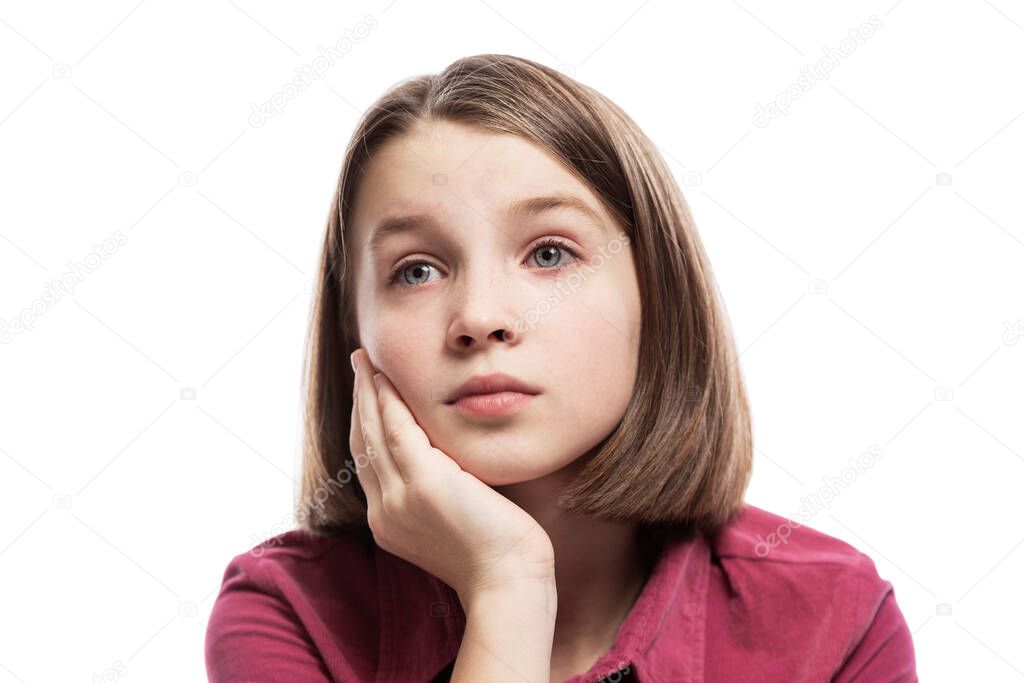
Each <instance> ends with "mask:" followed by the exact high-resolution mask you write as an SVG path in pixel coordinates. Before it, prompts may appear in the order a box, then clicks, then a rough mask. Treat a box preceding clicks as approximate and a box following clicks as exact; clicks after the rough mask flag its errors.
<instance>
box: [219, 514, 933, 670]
mask: <svg viewBox="0 0 1024 683" xmlns="http://www.w3.org/2000/svg"><path fill="white" fill-rule="evenodd" d="M786 522H787V520H785V519H784V518H782V517H779V516H776V515H773V514H771V513H769V512H766V511H764V510H761V509H759V508H756V507H753V506H751V505H747V506H746V507H745V508H744V510H743V513H742V514H741V515H740V516H739V517H738V518H737V519H736V520H735V521H734V522H732V523H730V524H729V525H727V526H726V527H724V528H723V529H722V530H721V531H720V532H719V533H718V534H716V535H714V536H713V537H710V538H706V537H703V536H696V537H691V538H689V539H686V538H684V537H682V536H678V535H676V536H671V537H669V539H668V540H667V541H666V542H665V544H664V546H663V547H662V550H661V552H660V554H658V555H657V560H656V564H654V567H653V570H652V572H651V574H650V576H649V578H648V580H647V583H646V584H645V585H644V588H643V590H642V592H641V594H640V596H639V597H638V598H637V601H636V603H635V604H634V606H633V608H632V610H631V611H630V613H629V614H628V616H627V617H626V619H625V621H624V622H623V623H622V626H621V627H620V629H619V631H618V635H617V637H616V640H615V644H614V646H613V647H612V648H611V650H609V651H608V652H607V653H605V654H604V655H603V656H602V657H601V658H600V659H598V661H596V662H595V663H594V664H593V666H591V668H590V669H589V670H588V671H587V672H586V673H584V674H581V675H577V676H573V677H572V678H570V679H569V683H583V682H584V681H587V682H590V681H598V680H600V679H601V677H607V678H606V680H607V681H609V682H616V681H618V682H625V681H640V682H643V683H648V682H656V681H657V682H664V683H668V682H673V683H674V682H676V681H679V682H681V683H682V682H697V681H785V682H786V683H797V682H799V681H815V682H817V681H916V680H917V675H916V673H915V661H914V648H913V643H912V641H911V637H910V631H909V629H908V628H907V625H906V622H905V620H904V618H903V615H902V613H901V612H900V609H899V607H898V605H897V603H896V598H895V595H894V593H893V588H892V584H891V583H889V582H888V581H885V580H883V579H882V578H880V577H879V575H878V573H877V571H876V569H875V565H874V563H873V562H872V561H871V559H870V558H869V557H868V556H866V555H864V554H863V553H861V552H859V551H858V550H856V549H855V548H853V547H851V546H850V545H848V544H846V543H844V542H843V541H840V540H838V539H836V538H833V537H831V536H827V535H825V534H822V533H820V532H818V531H814V530H813V529H811V528H809V527H806V526H802V527H798V528H796V529H794V530H793V531H792V534H791V535H790V536H789V537H788V539H787V540H786V542H785V543H782V542H780V538H779V537H778V536H772V535H771V534H773V533H777V532H778V531H779V529H780V526H782V527H784V525H785V524H786ZM464 627H465V614H464V613H463V611H462V608H461V605H460V603H459V600H458V596H457V595H456V593H455V592H454V590H452V589H451V588H450V587H449V586H448V585H446V584H445V583H444V582H442V581H440V580H439V579H437V578H436V577H434V576H433V575H431V574H429V573H427V572H425V571H423V570H421V569H420V568H419V567H417V566H415V565H413V564H411V563H409V562H406V561H405V560H403V559H401V558H399V557H397V556H395V555H392V554H391V553H388V552H387V551H384V550H382V549H380V548H379V547H378V546H377V545H376V544H375V543H374V542H373V537H372V536H371V535H370V533H369V531H368V530H365V531H353V532H351V533H350V534H348V535H346V536H343V537H341V538H333V539H317V538H313V537H310V536H308V535H307V534H305V533H303V532H302V531H300V530H297V529H296V530H292V531H288V532H285V533H283V534H280V535H278V536H275V537H273V538H271V539H268V540H267V541H264V542H263V543H262V544H260V545H258V546H256V547H255V548H253V549H251V550H250V551H248V552H245V553H242V554H240V555H237V556H236V557H234V558H233V559H232V560H231V562H230V563H229V564H228V566H227V569H226V571H225V573H224V579H223V584H222V586H221V590H220V594H219V595H218V596H217V600H216V602H215V603H214V606H213V611H212V613H211V615H210V622H209V624H208V625H207V631H206V669H207V673H208V675H209V679H210V681H211V682H212V683H229V682H238V681H257V680H258V681H301V682H312V681H377V682H379V683H389V682H390V683H395V682H408V681H419V682H421V683H423V682H428V681H434V680H447V676H448V675H449V674H450V671H451V669H450V665H451V663H452V662H453V660H454V659H455V657H456V655H457V654H458V650H459V644H460V642H461V637H462V632H463V629H464Z"/></svg>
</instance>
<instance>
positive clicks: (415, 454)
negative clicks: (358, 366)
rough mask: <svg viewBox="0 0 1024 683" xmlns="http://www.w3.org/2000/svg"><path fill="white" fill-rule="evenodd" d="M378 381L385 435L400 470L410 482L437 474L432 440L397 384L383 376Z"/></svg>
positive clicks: (379, 376) (386, 442)
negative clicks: (433, 458) (431, 456)
mask: <svg viewBox="0 0 1024 683" xmlns="http://www.w3.org/2000/svg"><path fill="white" fill-rule="evenodd" d="M374 382H375V384H376V385H377V386H378V389H377V394H378V395H377V401H378V403H379V405H380V415H381V425H382V434H383V435H384V440H385V444H386V445H387V448H388V452H389V453H390V454H391V457H392V459H393V460H394V462H395V464H396V466H397V467H398V469H399V471H401V472H402V475H403V476H404V477H405V478H406V481H410V480H412V479H416V478H417V477H421V478H422V477H423V476H425V475H426V474H428V472H429V471H430V470H434V471H436V470H437V463H436V462H433V461H432V460H431V459H430V458H429V455H430V454H431V453H432V452H433V450H432V449H433V447H432V446H431V444H430V439H428V438H427V435H426V433H425V432H424V431H423V428H422V427H420V425H419V423H418V422H417V421H416V418H415V416H414V415H413V414H412V412H411V411H410V410H409V407H408V406H407V405H406V404H405V401H404V400H403V399H402V396H401V395H400V394H399V393H398V390H397V389H396V388H395V385H394V384H392V383H391V380H389V379H388V378H387V377H385V376H384V375H383V374H382V373H379V374H376V375H374ZM453 462H454V461H453Z"/></svg>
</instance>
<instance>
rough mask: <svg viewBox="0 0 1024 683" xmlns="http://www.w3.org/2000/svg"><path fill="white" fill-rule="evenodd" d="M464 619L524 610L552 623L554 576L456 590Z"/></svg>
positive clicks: (556, 602) (554, 608)
mask: <svg viewBox="0 0 1024 683" xmlns="http://www.w3.org/2000/svg"><path fill="white" fill-rule="evenodd" d="M458 595H459V601H460V602H461V603H462V606H463V611H464V612H465V614H466V618H467V619H472V618H474V617H475V616H478V615H483V614H493V613H495V612H501V613H504V612H518V613H527V614H529V615H530V616H532V617H535V618H541V617H543V618H547V619H550V620H551V623H552V624H553V623H554V619H555V614H556V612H557V608H558V591H557V590H556V588H555V577H554V575H552V576H551V577H545V578H529V579H517V580H505V581H502V582H501V583H498V584H490V585H487V586H484V587H478V588H474V589H472V590H469V591H466V592H465V593H459V594H458Z"/></svg>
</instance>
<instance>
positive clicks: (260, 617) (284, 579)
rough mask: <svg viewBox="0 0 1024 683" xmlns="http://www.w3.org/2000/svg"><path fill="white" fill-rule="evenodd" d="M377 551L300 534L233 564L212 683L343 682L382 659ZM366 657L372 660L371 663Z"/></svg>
mask: <svg viewBox="0 0 1024 683" xmlns="http://www.w3.org/2000/svg"><path fill="white" fill-rule="evenodd" d="M376 618H377V602H376V568H375V564H374V553H373V546H372V545H370V544H367V543H366V539H365V538H364V535H363V534H361V533H359V532H358V531H353V532H351V533H343V534H340V535H338V536H332V537H321V536H316V535H313V534H311V533H309V532H307V531H305V530H302V529H293V530H291V531H287V532H285V533H282V534H278V535H276V536H273V537H271V538H268V539H266V540H264V541H262V542H261V543H259V544H258V545H255V546H253V547H251V548H250V549H248V550H247V551H245V552H243V553H239V554H237V555H235V556H234V557H232V558H231V560H230V561H229V562H228V564H227V567H226V569H225V570H224V575H223V578H222V582H221V587H220V592H219V593H218V595H217V599H216V601H215V602H214V605H213V609H212V611H211V613H210V620H209V623H208V624H207V630H206V643H205V649H206V666H207V673H208V675H209V678H210V680H211V681H234V680H244V679H246V677H247V676H251V675H254V674H255V673H256V671H257V669H258V670H259V672H260V675H261V676H271V678H270V679H266V678H264V679H261V680H300V679H301V680H310V681H319V680H329V679H330V677H331V676H333V677H335V678H337V677H338V676H339V675H340V676H341V677H342V679H343V680H348V679H350V678H358V675H360V674H365V673H366V672H365V671H361V670H359V663H360V662H361V661H363V660H364V659H365V660H366V661H367V662H369V661H372V656H373V654H375V652H376V641H375V634H374V631H375V629H373V628H369V629H367V628H366V627H367V626H368V625H372V622H373V621H374V620H375V619H376ZM364 655H365V657H364Z"/></svg>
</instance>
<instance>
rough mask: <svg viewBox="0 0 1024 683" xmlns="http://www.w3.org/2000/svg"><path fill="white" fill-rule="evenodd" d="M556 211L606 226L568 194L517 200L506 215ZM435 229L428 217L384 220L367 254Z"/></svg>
mask: <svg viewBox="0 0 1024 683" xmlns="http://www.w3.org/2000/svg"><path fill="white" fill-rule="evenodd" d="M557 209H562V210H568V211H573V212H575V213H577V214H579V215H581V216H582V217H583V218H585V219H586V220H588V221H589V222H591V223H592V224H593V225H594V227H596V228H598V229H599V230H604V226H605V224H604V221H603V220H602V218H601V215H600V214H599V213H598V212H597V211H595V210H594V209H593V208H592V207H591V206H590V204H588V203H587V202H585V201H583V200H582V199H580V198H579V197H577V196H575V195H571V194H552V195H544V196H540V197H527V198H525V199H518V200H515V201H513V202H511V203H510V204H509V205H508V206H507V207H506V208H505V215H506V216H508V217H509V218H511V219H521V218H529V217H533V216H539V215H541V214H543V213H546V212H548V211H554V210H557ZM437 226H438V224H437V220H435V219H434V217H433V216H431V215H430V214H414V215H410V216H395V217H393V218H385V219H384V220H382V221H381V222H380V223H379V224H378V225H377V227H376V228H375V229H374V231H373V233H372V234H371V235H370V240H369V242H368V243H367V248H368V250H369V251H370V252H375V251H378V250H379V249H380V248H381V245H382V244H383V243H384V242H385V241H387V240H388V239H390V238H391V237H393V236H395V235H399V234H402V233H407V232H415V231H417V230H422V229H424V228H437Z"/></svg>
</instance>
